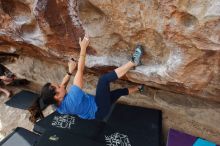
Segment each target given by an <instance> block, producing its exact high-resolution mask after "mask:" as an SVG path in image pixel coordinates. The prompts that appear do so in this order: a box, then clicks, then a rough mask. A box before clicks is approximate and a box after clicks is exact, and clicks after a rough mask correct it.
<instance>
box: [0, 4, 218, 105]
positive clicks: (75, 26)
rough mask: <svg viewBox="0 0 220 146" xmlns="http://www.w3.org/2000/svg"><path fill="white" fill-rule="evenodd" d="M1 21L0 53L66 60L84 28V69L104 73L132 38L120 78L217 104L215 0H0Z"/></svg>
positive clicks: (120, 59)
mask: <svg viewBox="0 0 220 146" xmlns="http://www.w3.org/2000/svg"><path fill="white" fill-rule="evenodd" d="M0 22H1V23H0V24H1V25H0V51H1V52H4V53H12V54H18V55H26V56H27V55H28V56H32V57H38V58H41V59H44V60H46V59H50V60H54V61H58V62H65V61H66V60H67V59H68V58H69V56H70V55H72V56H74V58H77V55H78V53H79V50H80V49H79V45H78V37H83V35H84V33H85V32H87V33H88V34H89V36H90V38H91V43H90V48H88V56H87V62H86V66H87V67H88V68H91V70H93V69H98V70H99V71H103V68H104V69H105V70H108V69H109V68H112V67H118V66H120V65H122V64H123V63H126V62H127V61H128V60H129V56H130V55H131V54H132V52H133V50H134V47H135V45H136V44H138V43H139V44H142V45H143V46H144V51H145V54H144V57H143V61H142V62H143V65H142V66H138V67H136V69H135V70H132V71H130V72H129V73H128V74H127V77H126V79H127V80H130V81H132V82H136V83H143V84H146V85H148V86H152V87H156V88H160V89H163V90H169V91H173V92H179V93H186V94H191V95H196V96H199V97H203V98H207V99H209V100H215V101H220V98H219V97H220V2H219V0H203V1H199V0H197V1H195V0H145V1H140V0H120V1H117V0H111V1H110V0H105V1H100V0H80V1H77V0H1V1H0ZM101 69H102V70H101Z"/></svg>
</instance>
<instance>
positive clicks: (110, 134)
mask: <svg viewBox="0 0 220 146" xmlns="http://www.w3.org/2000/svg"><path fill="white" fill-rule="evenodd" d="M96 140H97V141H99V142H101V143H105V144H106V145H107V146H148V145H149V146H160V144H159V141H158V139H157V138H154V137H153V136H150V135H149V134H148V135H142V134H139V133H134V132H131V131H127V130H124V129H120V128H114V127H111V126H109V125H108V126H105V128H104V130H103V131H102V132H101V133H100V135H99V136H98V138H97V139H96Z"/></svg>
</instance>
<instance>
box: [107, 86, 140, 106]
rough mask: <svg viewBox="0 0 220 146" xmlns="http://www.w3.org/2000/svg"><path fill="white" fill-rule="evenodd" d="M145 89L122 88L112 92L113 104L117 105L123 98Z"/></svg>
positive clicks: (137, 87)
mask: <svg viewBox="0 0 220 146" xmlns="http://www.w3.org/2000/svg"><path fill="white" fill-rule="evenodd" d="M142 88H143V85H138V86H134V87H130V88H122V89H116V90H113V91H111V92H110V97H111V104H113V103H115V102H116V101H117V100H118V99H119V98H120V97H121V96H126V95H129V94H132V93H135V92H137V91H139V92H141V91H140V90H141V89H142Z"/></svg>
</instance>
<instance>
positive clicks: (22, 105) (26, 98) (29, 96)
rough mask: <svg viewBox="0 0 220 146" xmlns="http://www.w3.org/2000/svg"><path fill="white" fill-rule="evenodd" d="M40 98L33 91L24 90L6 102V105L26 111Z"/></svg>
mask: <svg viewBox="0 0 220 146" xmlns="http://www.w3.org/2000/svg"><path fill="white" fill-rule="evenodd" d="M38 96H39V95H38V94H36V93H33V92H31V91H26V90H22V91H21V92H19V93H17V94H15V95H14V96H12V97H11V98H10V99H9V100H8V101H6V102H5V104H6V105H8V106H11V107H14V108H19V109H24V110H26V109H28V108H29V107H31V106H32V104H33V103H34V102H35V101H36V99H37V98H38Z"/></svg>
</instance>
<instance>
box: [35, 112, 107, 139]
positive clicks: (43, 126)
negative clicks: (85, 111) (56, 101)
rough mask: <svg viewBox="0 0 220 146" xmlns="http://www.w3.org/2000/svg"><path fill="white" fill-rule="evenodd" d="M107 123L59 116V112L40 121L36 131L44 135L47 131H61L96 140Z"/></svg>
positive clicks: (63, 115) (71, 116) (70, 116)
mask: <svg viewBox="0 0 220 146" xmlns="http://www.w3.org/2000/svg"><path fill="white" fill-rule="evenodd" d="M104 125H105V123H104V122H101V121H96V120H84V119H81V118H79V117H78V116H75V115H65V114H59V113H58V112H57V111H55V112H53V113H52V114H50V115H48V116H47V117H45V118H44V119H42V120H40V121H38V122H37V123H36V124H35V125H34V131H35V132H37V133H40V134H42V133H44V132H45V131H46V130H51V129H60V130H67V131H70V132H72V133H78V134H81V135H83V136H87V137H90V138H94V137H96V136H97V134H98V133H99V132H100V131H101V130H102V128H103V127H104Z"/></svg>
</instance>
